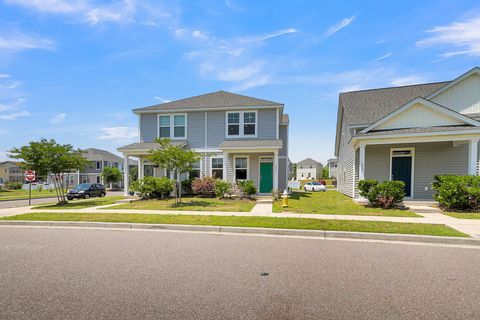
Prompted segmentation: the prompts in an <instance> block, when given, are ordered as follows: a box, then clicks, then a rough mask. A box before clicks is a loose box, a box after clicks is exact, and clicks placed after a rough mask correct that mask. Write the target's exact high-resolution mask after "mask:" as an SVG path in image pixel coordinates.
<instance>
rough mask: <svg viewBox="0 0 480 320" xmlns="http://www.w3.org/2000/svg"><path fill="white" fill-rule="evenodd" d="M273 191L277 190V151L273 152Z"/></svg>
mask: <svg viewBox="0 0 480 320" xmlns="http://www.w3.org/2000/svg"><path fill="white" fill-rule="evenodd" d="M273 190H275V191H277V192H279V190H278V151H274V152H273Z"/></svg>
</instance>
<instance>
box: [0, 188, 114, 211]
mask: <svg viewBox="0 0 480 320" xmlns="http://www.w3.org/2000/svg"><path fill="white" fill-rule="evenodd" d="M122 195H123V191H107V197H112V196H122ZM56 201H57V198H39V199H35V198H33V199H32V206H33V205H38V204H43V203H54V202H56ZM73 201H75V200H73ZM25 206H28V199H24V200H4V201H0V209H5V208H17V207H25Z"/></svg>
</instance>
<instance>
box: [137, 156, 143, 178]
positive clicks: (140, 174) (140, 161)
mask: <svg viewBox="0 0 480 320" xmlns="http://www.w3.org/2000/svg"><path fill="white" fill-rule="evenodd" d="M142 179H143V157H142V156H139V157H138V180H142Z"/></svg>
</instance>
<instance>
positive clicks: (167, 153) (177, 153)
mask: <svg viewBox="0 0 480 320" xmlns="http://www.w3.org/2000/svg"><path fill="white" fill-rule="evenodd" d="M155 141H156V142H157V143H158V144H159V145H160V149H158V150H150V155H149V156H148V157H147V159H148V160H150V161H151V162H153V163H154V164H156V165H158V166H160V167H161V168H165V169H167V170H169V171H172V172H173V173H174V175H176V177H177V179H176V183H175V189H174V195H175V203H178V202H182V185H181V183H180V175H181V174H182V173H185V172H189V171H191V170H192V165H193V164H194V163H195V162H197V161H198V160H199V159H200V156H199V155H198V154H197V153H196V152H194V151H192V150H186V149H184V148H183V147H179V146H173V145H172V144H171V143H170V139H167V138H160V139H157V140H155Z"/></svg>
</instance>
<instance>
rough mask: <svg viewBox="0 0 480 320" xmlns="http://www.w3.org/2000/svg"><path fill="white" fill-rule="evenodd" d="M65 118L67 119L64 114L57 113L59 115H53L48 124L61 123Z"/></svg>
mask: <svg viewBox="0 0 480 320" xmlns="http://www.w3.org/2000/svg"><path fill="white" fill-rule="evenodd" d="M66 117H67V114H66V113H59V114H57V115H55V116H54V117H53V118H52V119H50V121H49V122H50V123H51V124H60V123H63V122H64V121H65V118H66Z"/></svg>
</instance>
